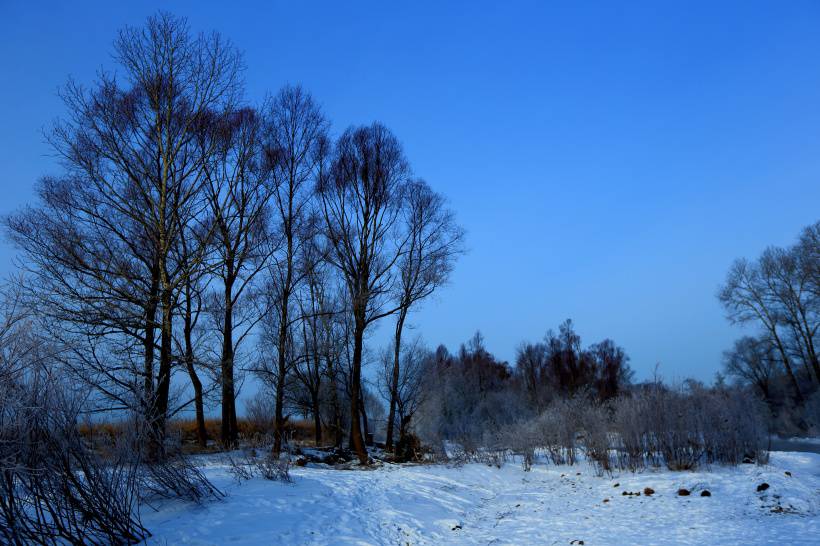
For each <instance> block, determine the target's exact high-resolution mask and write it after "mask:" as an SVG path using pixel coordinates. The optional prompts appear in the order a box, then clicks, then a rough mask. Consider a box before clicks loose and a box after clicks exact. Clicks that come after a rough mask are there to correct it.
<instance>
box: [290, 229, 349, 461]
mask: <svg viewBox="0 0 820 546" xmlns="http://www.w3.org/2000/svg"><path fill="white" fill-rule="evenodd" d="M306 252H307V253H308V254H310V255H309V256H306V257H305V258H303V263H304V264H305V265H306V266H307V267H308V268H309V270H308V271H307V273H306V275H305V282H304V283H303V286H302V290H301V293H300V294H299V297H298V298H297V299H298V306H299V314H300V316H301V318H302V320H301V321H300V322H299V330H300V335H299V336H298V338H299V343H298V346H299V350H298V352H299V353H300V356H299V358H298V359H297V363H296V365H295V366H294V368H293V372H294V375H295V377H296V379H297V380H298V382H299V383H300V384H301V385H302V387H303V388H304V390H305V391H306V393H307V394H308V398H309V407H310V413H311V415H312V416H313V426H314V431H315V432H314V434H315V436H314V440H315V443H316V445H319V444H321V442H322V408H321V402H322V400H321V395H322V393H323V392H324V391H327V389H325V388H324V387H325V380H326V379H328V378H331V374H333V373H334V368H335V365H336V363H335V360H336V358H337V357H336V352H337V351H336V350H335V345H336V344H337V343H338V341H337V340H335V339H334V336H335V334H336V333H337V332H336V329H335V328H334V322H335V320H336V317H335V315H336V314H337V313H339V310H338V309H337V307H336V306H337V300H336V299H335V298H334V289H335V287H334V286H333V285H332V279H330V276H329V274H328V273H329V272H328V271H327V267H326V264H325V262H324V261H323V259H322V258H323V257H322V255H321V254H322V252H321V249H319V248H318V247H317V246H316V245H310V246H309V247H307V248H306ZM333 386H334V388H335V382H334V385H333ZM333 394H334V393H333V392H331V396H333ZM334 410H335V408H334ZM334 413H336V411H334ZM334 421H336V419H335V415H334ZM334 424H335V422H334Z"/></svg>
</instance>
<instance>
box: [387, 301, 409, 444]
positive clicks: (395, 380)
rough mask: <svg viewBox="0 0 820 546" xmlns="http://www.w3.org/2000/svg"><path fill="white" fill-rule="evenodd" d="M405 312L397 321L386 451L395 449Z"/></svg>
mask: <svg viewBox="0 0 820 546" xmlns="http://www.w3.org/2000/svg"><path fill="white" fill-rule="evenodd" d="M404 317H405V311H404V309H402V310H401V311H399V317H398V319H397V320H396V334H395V339H394V343H395V346H394V348H393V373H392V375H391V377H390V411H389V412H388V415H387V439H386V440H385V449H387V451H392V449H393V424H394V422H395V420H396V402H397V400H398V396H399V357H400V356H401V333H402V329H403V328H404Z"/></svg>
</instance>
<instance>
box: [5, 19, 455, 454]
mask: <svg viewBox="0 0 820 546" xmlns="http://www.w3.org/2000/svg"><path fill="white" fill-rule="evenodd" d="M114 51H115V55H114V59H115V60H116V62H117V65H118V70H119V71H118V72H117V73H116V74H115V73H109V72H102V73H100V75H99V77H98V80H97V81H96V82H95V83H94V85H92V86H91V87H90V88H86V87H84V86H82V85H80V84H78V83H76V82H73V81H71V82H69V83H68V84H67V85H66V86H65V87H64V88H63V90H62V98H63V100H64V101H65V104H66V107H67V111H68V117H67V118H66V119H64V120H62V121H60V122H58V123H57V124H55V126H54V127H53V128H52V130H50V131H49V132H48V134H47V137H48V141H49V143H50V144H51V146H52V147H53V150H54V152H55V153H56V154H57V155H58V156H59V158H60V159H61V163H62V166H63V172H62V173H61V174H60V175H58V176H52V177H45V178H43V179H42V180H41V181H40V183H39V185H38V187H37V192H38V195H39V202H38V203H37V204H36V205H34V206H30V207H28V208H26V209H25V210H22V211H21V212H19V213H17V214H13V215H11V216H10V217H8V218H7V219H6V220H5V223H6V227H7V232H8V234H9V236H10V238H11V239H12V240H13V241H14V242H15V243H16V245H17V246H18V248H19V249H21V250H22V253H23V257H24V264H25V268H26V281H25V286H26V298H27V305H28V306H30V308H31V309H32V313H33V315H34V316H36V317H37V319H38V320H39V322H40V324H39V327H40V331H41V332H42V333H43V336H44V337H47V338H48V339H49V342H50V343H53V344H55V345H57V346H58V347H59V350H57V351H55V352H54V353H53V355H54V358H55V359H56V360H57V361H58V363H59V366H60V368H61V369H62V370H65V371H67V372H68V373H70V374H71V376H72V378H73V379H74V380H75V381H78V382H79V383H80V384H84V385H86V386H88V387H89V388H90V389H91V390H92V391H93V392H94V393H95V396H94V400H95V401H96V403H97V409H99V410H104V411H111V410H124V411H127V412H129V413H132V414H136V415H138V416H139V418H140V420H141V422H142V423H143V424H144V425H145V427H146V429H147V430H148V431H149V434H148V436H149V437H150V442H149V444H150V456H151V457H152V458H154V459H161V458H162V457H163V453H164V450H165V436H166V423H167V421H168V419H169V418H171V417H173V416H174V415H177V414H179V412H180V411H182V410H184V409H186V408H188V407H189V406H191V405H193V406H194V409H195V413H196V421H197V429H198V439H199V441H200V443H202V444H204V443H205V442H206V440H207V438H206V429H205V423H204V421H205V408H206V404H207V401H208V400H209V399H210V398H216V399H217V400H218V402H219V405H220V407H221V437H220V441H221V443H222V444H223V445H225V446H233V445H236V442H237V439H238V428H237V412H236V397H237V390H238V385H239V382H240V381H241V375H242V374H241V372H242V370H246V369H250V370H253V371H254V372H255V373H256V374H257V375H258V376H259V377H260V378H262V379H263V380H264V381H265V383H266V384H268V385H269V386H270V391H271V392H272V396H273V399H274V400H273V405H274V407H275V410H274V413H275V423H274V451H275V452H278V451H279V450H280V449H282V444H283V441H284V431H285V428H286V422H287V405H288V401H287V400H286V397H287V394H288V393H289V392H293V390H294V389H293V388H291V386H292V385H294V384H298V385H300V388H301V390H302V392H303V393H306V394H307V398H308V399H310V406H311V408H312V412H313V414H314V417H315V419H316V422H317V425H318V424H320V421H321V420H322V415H321V408H322V407H323V406H325V405H326V404H325V403H324V402H325V401H326V400H327V399H330V405H331V406H332V407H333V411H332V413H333V417H332V421H331V423H332V426H331V428H332V429H334V431H335V436H336V441H337V442H340V441H341V438H342V434H343V430H342V416H343V413H344V410H343V407H344V406H346V407H347V412H346V413H347V416H348V421H349V429H348V431H347V432H348V436H349V441H350V445H351V447H352V448H353V449H355V451H356V452H357V454H358V456H359V458H360V459H361V460H362V461H366V460H367V452H366V448H365V441H364V436H363V433H362V423H361V420H362V418H363V415H362V414H363V408H364V393H363V389H362V375H361V371H362V360H363V342H364V338H365V335H366V333H367V331H368V330H369V329H370V328H371V327H372V325H373V324H374V323H376V322H377V321H379V320H381V319H384V318H386V317H395V347H394V348H393V358H392V366H391V369H390V374H389V377H388V378H387V383H386V389H387V392H388V394H389V397H388V407H389V411H390V416H391V418H390V420H389V423H390V424H389V426H388V431H387V436H388V443H389V442H390V441H391V439H392V435H393V427H392V425H393V422H394V421H395V415H397V414H401V413H402V412H403V411H405V410H404V409H403V408H402V407H400V405H401V402H400V401H399V399H398V398H399V395H398V393H399V391H400V389H401V386H400V382H401V378H402V374H403V373H404V372H403V370H402V362H403V360H402V358H403V357H402V351H401V349H402V347H403V343H402V332H403V330H404V327H405V323H406V321H407V317H408V314H409V313H410V312H411V311H412V309H413V308H414V307H415V306H416V305H418V302H420V301H422V300H423V299H424V298H426V297H428V296H429V295H430V294H431V293H432V292H433V291H434V290H435V289H436V288H437V287H439V286H440V285H442V284H443V283H445V282H446V281H447V278H448V275H449V273H450V271H451V270H452V267H453V263H454V261H455V259H456V258H457V256H458V255H459V253H460V252H461V251H462V239H463V231H462V230H461V228H460V227H459V226H458V225H457V224H456V222H455V219H454V217H453V214H452V212H451V211H450V210H449V209H448V208H447V206H446V203H445V201H444V199H443V198H442V197H441V196H440V195H439V194H437V193H436V192H434V191H433V190H432V189H431V188H430V187H429V186H428V185H427V184H426V183H425V182H424V181H423V180H421V179H418V178H415V177H414V176H413V173H412V170H411V168H410V164H409V162H408V161H407V159H406V157H405V156H404V153H403V151H402V147H401V145H400V143H399V141H398V139H397V138H396V137H395V136H394V135H393V134H392V133H391V132H390V130H389V129H387V128H386V127H384V126H383V125H380V124H378V123H373V124H371V125H365V126H360V127H351V128H349V129H347V130H345V131H344V132H343V133H342V134H341V135H339V136H338V138H335V139H334V138H332V137H331V135H330V133H329V123H328V121H327V120H326V118H325V117H324V115H323V114H322V112H321V109H320V108H319V106H318V104H317V103H316V101H315V100H314V99H313V98H312V97H311V96H310V94H308V93H307V92H306V91H304V90H303V89H301V88H299V87H290V86H288V87H285V88H283V89H282V90H281V91H279V92H278V93H277V94H276V95H274V96H273V97H271V98H269V99H267V100H265V101H264V102H263V103H262V104H261V105H260V106H258V107H252V106H250V105H248V104H247V103H246V101H244V99H243V95H242V94H243V81H242V77H241V75H242V71H243V68H244V67H243V61H242V57H241V55H240V54H239V53H238V51H237V50H236V49H235V48H234V47H233V46H232V45H231V44H230V43H229V42H227V41H226V40H225V39H223V38H222V37H221V36H220V35H218V34H215V33H212V34H199V35H195V34H192V33H191V32H190V30H189V28H188V26H187V23H186V21H185V20H184V19H180V18H176V17H174V16H171V15H168V14H159V15H157V16H155V17H151V18H150V19H149V20H148V22H147V24H146V25H145V26H143V27H141V28H126V29H124V30H123V31H121V32H120V34H119V35H118V37H117V39H116V41H115V43H114ZM365 418H366V417H365ZM316 428H317V434H321V429H322V427H321V426H317V427H316Z"/></svg>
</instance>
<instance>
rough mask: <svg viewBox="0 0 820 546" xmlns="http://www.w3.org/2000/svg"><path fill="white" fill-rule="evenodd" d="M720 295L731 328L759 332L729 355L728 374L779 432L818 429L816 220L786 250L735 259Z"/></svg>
mask: <svg viewBox="0 0 820 546" xmlns="http://www.w3.org/2000/svg"><path fill="white" fill-rule="evenodd" d="M718 298H719V300H720V302H721V304H722V305H723V307H724V308H725V310H726V313H727V316H728V318H729V320H730V321H731V322H732V323H733V324H740V325H748V326H752V327H755V328H756V329H757V330H758V333H757V334H756V335H750V336H744V337H742V338H740V339H738V340H737V341H736V342H735V344H734V347H733V348H732V349H731V350H729V351H727V352H726V355H725V371H726V373H727V374H728V375H729V376H731V377H733V378H736V379H738V380H739V381H741V382H743V383H745V384H747V385H749V386H750V387H751V388H752V389H754V391H755V392H756V393H757V394H758V396H760V397H761V398H762V399H763V400H764V401H765V402H766V403H767V404H768V405H769V406H770V408H771V409H772V411H773V413H775V414H776V415H778V416H780V417H781V419H780V426H781V427H783V428H786V429H788V428H789V427H796V428H797V429H799V430H802V431H803V432H805V431H807V430H808V429H810V428H813V427H818V426H820V422H818V417H820V412H817V409H820V408H818V405H819V404H818V402H820V400H818V396H820V395H818V394H817V393H818V391H819V390H820V361H818V346H819V344H820V222H817V223H815V224H813V225H810V226H807V227H806V228H804V229H803V231H802V232H801V234H800V236H799V238H798V241H797V242H796V243H795V244H793V245H791V246H789V247H787V248H780V247H769V248H767V249H766V250H765V251H764V252H763V253H762V254H761V256H760V257H759V258H758V259H756V260H747V259H739V260H736V261H735V262H734V264H732V266H731V268H730V270H729V273H728V274H727V276H726V281H725V283H724V284H723V286H722V287H721V288H720V290H719V292H718Z"/></svg>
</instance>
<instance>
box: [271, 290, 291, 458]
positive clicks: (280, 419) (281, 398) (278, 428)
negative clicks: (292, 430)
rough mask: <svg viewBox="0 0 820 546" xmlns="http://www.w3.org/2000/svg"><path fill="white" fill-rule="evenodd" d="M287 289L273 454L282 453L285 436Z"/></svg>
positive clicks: (277, 377)
mask: <svg viewBox="0 0 820 546" xmlns="http://www.w3.org/2000/svg"><path fill="white" fill-rule="evenodd" d="M289 296H290V294H289V293H288V291H287V289H286V290H284V291H283V292H282V302H281V306H282V308H281V311H280V313H279V319H280V320H279V354H278V367H277V376H276V419H275V426H274V431H273V453H274V455H278V454H279V453H281V452H282V441H283V436H284V435H285V379H286V377H285V374H286V373H287V360H286V359H287V350H286V349H287V347H286V344H287V341H288V299H289Z"/></svg>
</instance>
